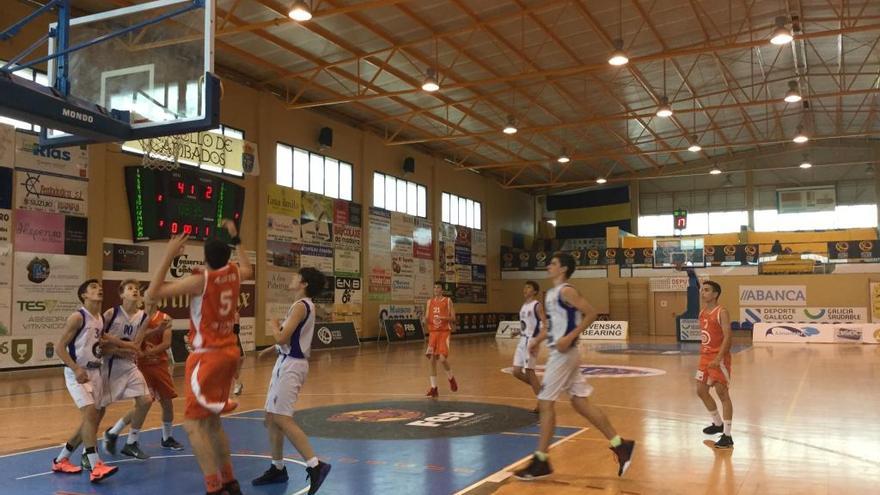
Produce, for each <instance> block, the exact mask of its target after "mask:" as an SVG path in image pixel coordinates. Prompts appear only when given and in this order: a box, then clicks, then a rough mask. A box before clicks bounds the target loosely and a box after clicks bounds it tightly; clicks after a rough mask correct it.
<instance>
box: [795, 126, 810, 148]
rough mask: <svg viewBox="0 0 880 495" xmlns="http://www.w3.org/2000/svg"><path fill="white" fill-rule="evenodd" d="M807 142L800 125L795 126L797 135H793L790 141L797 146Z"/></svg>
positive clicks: (807, 138) (807, 139)
mask: <svg viewBox="0 0 880 495" xmlns="http://www.w3.org/2000/svg"><path fill="white" fill-rule="evenodd" d="M809 140H810V138H809V137H808V136H807V135H806V134H805V133H804V126H802V125H799V126H797V134H795V135H794V138H792V141H794V142H795V143H797V144H804V143H806V142H807V141H809Z"/></svg>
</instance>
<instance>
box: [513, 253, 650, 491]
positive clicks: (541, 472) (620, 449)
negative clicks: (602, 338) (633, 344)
mask: <svg viewBox="0 0 880 495" xmlns="http://www.w3.org/2000/svg"><path fill="white" fill-rule="evenodd" d="M576 268H577V267H576V265H575V261H574V258H573V257H572V256H571V255H570V254H568V253H561V252H558V253H554V254H553V257H552V258H551V260H550V264H549V265H547V273H548V275H549V277H550V279H551V280H552V281H553V288H552V289H550V290H549V291H547V298H546V300H545V304H546V307H547V315H548V317H549V319H550V327H549V330H548V329H547V328H544V329H542V330H541V333H540V334H539V335H538V337H537V338H536V339H534V340H533V341H532V342H531V343H530V344H529V347H530V350H531V349H534V350H537V346H538V345H539V344H540V343H541V341H543V340H545V339H546V340H547V342H548V344H547V345H548V347H550V358H549V359H548V361H547V366H546V367H545V369H544V380H543V382H542V384H541V392H540V393H539V394H538V404H539V407H540V409H541V438H540V440H539V443H538V450H537V451H535V455H534V456H532V462H531V463H530V464H529V465H528V466H527V467H525V468H523V469H520V470H519V471H517V472H516V473H515V474H514V475H515V476H516V477H517V478H518V479H521V480H526V481H530V480H534V479H538V478H544V477H546V476H549V475H550V474H552V473H553V469H552V468H551V467H550V462H549V460H548V455H547V451H548V450H549V448H550V440H551V439H552V438H553V434H554V430H555V429H556V410H555V408H554V403H555V402H556V399H557V398H559V396H560V395H561V394H562V392H567V393H568V394H569V396H571V405H572V406H573V407H574V410H575V411H577V413H578V414H580V415H581V416H583V417H584V418H586V419H587V420H588V421H589V422H590V423H592V424H593V426H595V427H596V428H597V429H598V430H599V431H601V432H602V434H603V435H605V438H607V439H608V440H609V441H610V442H611V451H612V452H614V454H615V455H616V456H617V463H618V470H617V475H618V476H623V473H625V472H626V470H627V469H628V468H629V465H630V461H631V460H632V454H633V449H634V448H635V442H633V441H632V440H624V439H622V438H620V436H619V435H618V434H617V432H616V431H615V430H614V426H612V425H611V422H610V421H608V417H607V416H605V413H604V412H602V410H601V409H599V408H598V407H597V406H596V405H595V404H593V403H591V402H590V400H589V398H588V397H589V396H590V394H592V392H593V387H592V386H591V385H590V384H588V383H587V380H586V378H584V376H583V375H582V374H581V370H580V364H581V363H580V354H579V353H578V348H577V339H578V337H579V336H580V335H581V333H582V332H583V331H584V329H586V328H587V327H588V326H589V325H590V324H591V323H593V322H594V321H595V320H596V310H595V309H593V306H592V305H591V304H590V303H589V302H588V301H587V300H586V299H585V298H584V297H583V296H582V295H581V294H580V292H578V290H577V289H575V288H574V287H573V286H571V285H569V284H568V279H569V278H571V275H572V274H573V273H574V271H575V269H576Z"/></svg>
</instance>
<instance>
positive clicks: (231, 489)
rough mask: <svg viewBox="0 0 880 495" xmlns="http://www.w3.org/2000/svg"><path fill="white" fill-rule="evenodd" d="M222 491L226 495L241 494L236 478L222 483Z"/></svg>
mask: <svg viewBox="0 0 880 495" xmlns="http://www.w3.org/2000/svg"><path fill="white" fill-rule="evenodd" d="M223 493H224V494H226V495H242V493H241V485H239V484H238V480H232V481H230V482H229V483H223Z"/></svg>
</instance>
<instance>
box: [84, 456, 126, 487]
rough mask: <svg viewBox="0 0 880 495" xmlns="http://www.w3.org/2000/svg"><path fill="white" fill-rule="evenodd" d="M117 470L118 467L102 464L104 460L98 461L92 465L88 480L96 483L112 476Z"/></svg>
mask: <svg viewBox="0 0 880 495" xmlns="http://www.w3.org/2000/svg"><path fill="white" fill-rule="evenodd" d="M117 471H119V468H118V467H116V466H108V465H106V464H104V461H98V463H97V464H95V465H94V466H92V475H91V476H90V477H89V481H91V482H92V483H98V482H99V481H103V480H105V479H107V478H109V477H111V476H113V475H114V474H116V472H117Z"/></svg>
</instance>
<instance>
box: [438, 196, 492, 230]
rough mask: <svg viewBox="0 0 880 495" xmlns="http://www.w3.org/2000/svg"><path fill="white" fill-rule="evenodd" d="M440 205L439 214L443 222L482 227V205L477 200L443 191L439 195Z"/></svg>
mask: <svg viewBox="0 0 880 495" xmlns="http://www.w3.org/2000/svg"><path fill="white" fill-rule="evenodd" d="M440 206H441V208H442V209H443V212H442V213H441V215H440V219H441V220H442V221H443V222H446V223H451V224H452V225H461V226H462V227H470V228H472V229H477V230H482V229H483V221H482V213H483V205H482V203H480V202H479V201H474V200H472V199H468V198H463V197H461V196H456V195H455V194H449V193H443V194H442V195H441V196H440Z"/></svg>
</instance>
